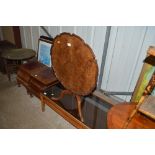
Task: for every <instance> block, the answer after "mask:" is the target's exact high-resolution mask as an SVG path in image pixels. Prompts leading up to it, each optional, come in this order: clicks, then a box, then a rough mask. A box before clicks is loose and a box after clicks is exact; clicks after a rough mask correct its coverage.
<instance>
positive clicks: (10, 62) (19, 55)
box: [1, 48, 36, 81]
mask: <svg viewBox="0 0 155 155" xmlns="http://www.w3.org/2000/svg"><path fill="white" fill-rule="evenodd" d="M35 55H36V52H35V51H34V50H32V49H24V48H21V49H8V51H5V52H2V54H1V57H2V58H3V59H4V61H5V69H6V72H7V75H8V79H9V81H11V73H12V72H13V71H15V72H16V71H17V69H18V67H19V65H21V64H22V62H23V61H27V60H30V59H31V58H33V57H35Z"/></svg>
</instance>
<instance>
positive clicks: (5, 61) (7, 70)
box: [4, 59, 11, 81]
mask: <svg viewBox="0 0 155 155" xmlns="http://www.w3.org/2000/svg"><path fill="white" fill-rule="evenodd" d="M4 63H5V70H6V73H7V76H8V79H9V81H11V77H10V70H9V68H8V62H7V60H6V59H4Z"/></svg>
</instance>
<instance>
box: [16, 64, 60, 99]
mask: <svg viewBox="0 0 155 155" xmlns="http://www.w3.org/2000/svg"><path fill="white" fill-rule="evenodd" d="M17 83H18V86H20V84H22V85H23V86H25V88H26V89H27V93H28V94H30V95H31V96H33V95H35V96H36V97H38V98H40V93H42V92H43V91H44V90H45V89H46V88H48V87H51V86H53V85H55V84H56V83H58V80H57V78H56V77H55V74H54V72H53V69H52V68H50V67H47V66H46V65H44V64H42V63H40V62H38V61H32V62H29V63H26V64H23V65H21V66H20V68H19V70H18V72H17Z"/></svg>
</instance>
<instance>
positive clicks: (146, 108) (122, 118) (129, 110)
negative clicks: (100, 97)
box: [108, 47, 155, 128]
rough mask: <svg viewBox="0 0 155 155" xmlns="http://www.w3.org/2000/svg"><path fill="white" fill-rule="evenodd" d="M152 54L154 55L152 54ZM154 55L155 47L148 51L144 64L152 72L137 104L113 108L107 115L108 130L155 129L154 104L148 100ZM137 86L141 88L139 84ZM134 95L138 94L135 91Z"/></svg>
mask: <svg viewBox="0 0 155 155" xmlns="http://www.w3.org/2000/svg"><path fill="white" fill-rule="evenodd" d="M152 52H153V53H154V54H152ZM154 55H155V47H150V48H149V50H148V56H147V57H146V59H145V60H144V62H145V63H148V64H150V66H152V67H151V69H152V70H153V72H151V75H150V76H149V77H150V78H149V81H148V80H146V81H145V87H144V88H145V89H142V90H143V92H142V95H141V96H140V98H139V99H138V103H136V105H132V102H131V103H130V105H128V104H127V105H122V104H120V105H116V106H114V107H113V108H112V109H111V110H110V111H109V113H108V127H109V128H155V120H154V118H155V112H154V111H155V109H152V108H154V107H155V103H154V102H151V101H152V100H148V99H149V97H150V96H149V95H151V93H152V92H153V90H154V88H155V71H154V67H153V66H155V56H154ZM150 66H149V68H150ZM142 71H143V69H142ZM143 74H144V73H143ZM141 83H142V82H141ZM138 86H139V87H141V85H139V83H138ZM142 88H143V87H142ZM137 89H139V88H138V87H136V91H137ZM136 93H137V94H138V93H139V92H138V91H137V92H136ZM138 97H139V96H138ZM134 98H136V97H134ZM148 101H150V103H148ZM150 107H151V109H150ZM121 111H122V114H121ZM144 115H145V116H144ZM137 118H138V119H137ZM140 118H141V119H140ZM140 121H142V122H143V123H144V122H145V125H143V126H142V125H140V124H141V122H140ZM136 122H137V124H136ZM150 124H151V125H150Z"/></svg>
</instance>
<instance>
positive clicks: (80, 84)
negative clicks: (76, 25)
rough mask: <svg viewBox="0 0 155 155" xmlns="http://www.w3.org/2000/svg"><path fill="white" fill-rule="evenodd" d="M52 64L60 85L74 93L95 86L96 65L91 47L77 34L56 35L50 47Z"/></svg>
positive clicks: (88, 91) (85, 90)
mask: <svg viewBox="0 0 155 155" xmlns="http://www.w3.org/2000/svg"><path fill="white" fill-rule="evenodd" d="M51 58H52V66H53V69H54V71H55V74H56V77H57V78H58V80H59V81H60V82H61V83H62V85H63V86H64V87H65V88H66V89H68V90H70V91H71V92H73V93H74V94H76V95H88V94H89V93H91V91H92V90H93V89H94V88H95V86H96V81H97V74H98V66H97V62H96V59H95V56H94V53H93V51H92V49H91V48H90V47H89V46H88V45H87V44H86V43H85V42H84V41H83V40H82V39H81V38H80V37H79V36H77V35H75V34H69V33H62V34H60V35H58V36H57V37H56V38H55V39H54V42H53V46H52V48H51Z"/></svg>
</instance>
